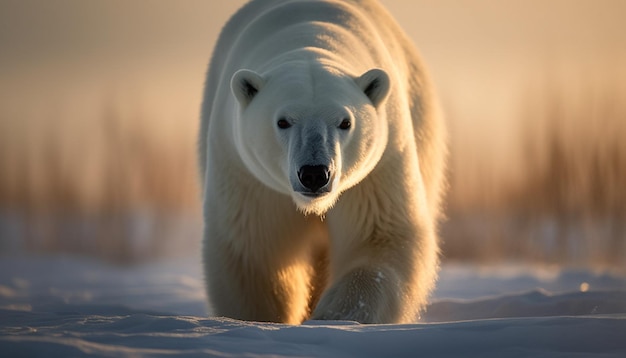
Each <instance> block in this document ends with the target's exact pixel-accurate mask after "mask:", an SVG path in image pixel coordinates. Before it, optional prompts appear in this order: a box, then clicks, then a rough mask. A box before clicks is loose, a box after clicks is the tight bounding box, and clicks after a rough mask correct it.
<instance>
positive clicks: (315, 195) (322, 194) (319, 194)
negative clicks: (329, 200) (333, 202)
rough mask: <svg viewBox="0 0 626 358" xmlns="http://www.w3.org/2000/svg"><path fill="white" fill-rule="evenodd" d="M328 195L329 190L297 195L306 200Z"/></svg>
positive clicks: (304, 192)
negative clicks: (304, 197)
mask: <svg viewBox="0 0 626 358" xmlns="http://www.w3.org/2000/svg"><path fill="white" fill-rule="evenodd" d="M328 193H330V190H325V191H316V192H310V191H299V192H298V194H300V195H302V196H306V197H307V198H313V199H315V198H319V197H322V196H324V195H327V194H328Z"/></svg>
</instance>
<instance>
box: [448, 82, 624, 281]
mask: <svg viewBox="0 0 626 358" xmlns="http://www.w3.org/2000/svg"><path fill="white" fill-rule="evenodd" d="M605 80H606V78H605ZM624 98H626V91H625V88H623V84H622V83H620V82H617V81H616V80H615V79H609V80H606V81H597V80H586V81H583V82H582V83H581V84H580V85H579V86H574V88H572V87H571V86H565V85H563V83H559V81H558V80H554V79H551V80H549V81H547V83H541V84H540V85H539V86H535V87H533V88H531V89H529V91H528V94H527V97H526V98H525V99H524V100H523V103H522V104H523V105H522V106H521V107H520V108H521V109H520V111H519V113H520V118H519V123H521V126H520V128H521V129H519V136H518V137H519V143H518V148H517V153H516V154H515V155H514V154H512V155H511V157H510V161H509V163H506V165H505V166H503V167H502V168H503V169H500V170H501V173H500V175H499V176H498V177H497V178H495V179H494V178H493V177H492V176H491V172H492V170H489V169H491V168H489V166H487V170H485V168H484V167H481V166H480V165H477V166H476V167H475V171H477V172H478V173H476V172H475V173H471V174H470V175H474V176H477V177H479V178H481V177H482V178H483V179H484V181H483V182H482V184H478V185H474V187H473V188H469V189H471V190H474V191H475V192H474V193H473V194H475V195H473V196H471V197H472V198H473V200H472V201H471V202H469V203H468V202H467V200H466V198H467V196H468V193H463V192H458V191H455V183H458V182H459V181H462V180H464V179H463V178H464V177H465V175H466V174H467V173H465V172H462V173H459V172H455V171H454V168H453V169H452V179H451V181H452V184H451V187H452V190H451V194H450V203H449V205H450V207H449V209H450V210H449V213H450V214H449V220H448V221H447V222H446V223H444V225H443V228H442V233H443V235H442V236H443V238H444V250H443V252H444V255H445V257H446V259H448V260H470V261H478V262H492V261H503V260H505V261H511V260H513V261H531V262H535V263H544V264H566V265H573V266H587V267H589V266H591V267H596V268H610V269H618V270H624V269H625V268H626V141H624V137H625V136H626V102H624V101H623V99H624ZM481 170H484V174H483V175H481V174H480V171H481ZM507 172H509V173H507ZM511 173H513V174H511ZM507 174H510V175H507ZM476 183H481V182H480V180H479V181H476V182H475V184H476ZM464 190H468V188H467V187H465V188H464ZM477 193H478V194H477ZM481 193H483V194H484V195H483V196H482V197H481V195H480V194H481Z"/></svg>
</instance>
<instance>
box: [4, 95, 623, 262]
mask: <svg viewBox="0 0 626 358" xmlns="http://www.w3.org/2000/svg"><path fill="white" fill-rule="evenodd" d="M557 84H558V83H557ZM542 88H543V90H541V91H536V90H534V91H529V96H528V98H526V99H524V100H523V101H522V104H523V105H524V106H522V108H523V110H521V111H520V117H521V118H522V120H523V123H525V125H524V126H523V127H522V128H523V130H522V131H521V134H520V144H519V148H518V149H519V151H518V153H517V154H519V157H517V156H516V155H517V154H514V153H512V154H511V162H512V163H515V164H514V167H515V168H516V169H517V172H516V173H522V174H521V175H516V176H511V175H509V174H508V173H506V172H505V173H503V172H499V173H498V171H497V170H494V169H493V168H492V167H491V164H490V163H489V162H487V163H484V162H483V163H479V164H477V165H476V166H466V167H465V168H472V169H473V170H474V171H473V172H471V173H468V172H461V173H459V168H452V174H453V175H452V178H451V187H452V192H451V195H450V198H449V204H448V215H449V218H450V219H449V220H448V221H447V222H446V223H445V224H444V226H443V228H442V236H443V241H444V242H443V251H444V257H445V259H447V260H471V261H475V262H490V261H494V260H532V261H536V262H542V263H559V264H562V263H566V264H581V265H593V266H602V267H607V266H608V267H618V266H619V267H625V266H626V265H625V264H626V184H625V183H626V144H625V143H626V142H624V141H623V140H622V137H624V135H625V134H626V103H624V102H623V101H622V100H621V99H622V98H624V97H625V96H624V92H625V91H624V90H622V89H619V88H612V87H611V86H600V87H592V86H590V88H591V89H590V90H589V91H588V92H584V91H583V92H582V94H579V96H578V97H572V96H571V95H570V94H567V93H564V92H563V91H562V88H563V87H562V86H561V87H559V86H557V85H554V86H553V87H542ZM114 103H115V101H107V102H105V104H104V105H103V107H102V108H101V110H100V111H97V113H100V115H96V116H94V118H91V119H85V121H84V122H77V121H69V120H65V119H64V116H63V114H62V113H61V112H60V111H57V112H51V113H52V114H51V115H50V117H49V118H46V120H41V121H39V122H37V123H32V122H30V123H26V124H24V123H22V122H20V121H18V120H16V119H15V118H10V117H7V116H6V115H5V116H4V117H2V118H0V133H2V134H1V135H0V136H1V137H2V138H1V140H0V171H1V172H2V175H1V176H0V236H1V238H0V250H1V251H3V252H7V251H10V250H24V249H25V250H30V251H36V252H72V253H80V254H88V255H93V256H97V257H103V258H107V259H111V260H115V261H119V262H130V261H134V260H137V259H142V258H149V257H154V256H161V255H170V254H172V252H174V251H177V250H179V249H180V248H181V247H187V248H188V247H192V248H193V247H197V245H198V242H199V240H200V236H201V234H200V227H201V223H200V219H199V215H198V214H199V199H198V185H197V180H196V179H197V174H196V163H195V139H194V138H193V137H192V136H187V137H185V136H184V135H181V134H180V133H174V132H172V133H160V134H159V133H157V132H155V131H152V130H150V129H151V128H152V127H154V125H153V123H151V122H150V120H151V119H150V118H147V117H146V116H143V115H142V114H141V111H135V112H132V111H131V112H130V113H129V112H124V111H122V110H120V109H119V108H118V107H116V105H115V104H114ZM0 115H1V114H0ZM173 120H174V119H173ZM175 120H180V121H182V120H185V121H194V120H197V119H196V118H185V119H175ZM452 120H454V118H452ZM458 149H459V148H457V151H456V153H459V152H461V153H463V151H464V148H460V150H458ZM453 152H454V151H453ZM457 159H458V160H459V161H464V160H467V158H466V157H461V158H457ZM520 168H521V170H520ZM464 170H466V169H464ZM468 183H469V185H468ZM460 184H463V185H460ZM459 188H460V189H459Z"/></svg>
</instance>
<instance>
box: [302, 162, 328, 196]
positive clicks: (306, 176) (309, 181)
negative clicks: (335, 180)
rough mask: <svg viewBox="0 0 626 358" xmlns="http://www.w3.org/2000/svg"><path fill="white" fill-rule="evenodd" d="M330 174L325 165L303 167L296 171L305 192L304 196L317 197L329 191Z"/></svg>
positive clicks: (303, 192)
mask: <svg viewBox="0 0 626 358" xmlns="http://www.w3.org/2000/svg"><path fill="white" fill-rule="evenodd" d="M330 177H331V172H330V169H328V167H327V166H325V165H303V166H302V167H300V169H299V170H298V179H299V180H300V184H302V186H303V187H304V189H305V191H301V192H300V193H301V194H302V195H304V196H309V197H317V196H320V195H323V194H325V193H327V192H329V191H330V187H329V186H330V185H329V183H330V182H331V180H330Z"/></svg>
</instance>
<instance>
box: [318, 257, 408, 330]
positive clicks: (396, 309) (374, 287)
mask: <svg viewBox="0 0 626 358" xmlns="http://www.w3.org/2000/svg"><path fill="white" fill-rule="evenodd" d="M385 272H386V273H385ZM390 276H392V274H390V272H389V270H382V269H381V270H377V269H375V268H368V267H361V268H357V269H354V270H352V271H351V272H349V273H348V274H346V275H345V276H344V277H342V278H341V279H340V280H339V281H338V282H337V283H335V284H334V285H333V286H332V287H331V288H330V289H329V290H328V291H327V292H326V293H325V294H324V296H323V297H322V299H321V300H320V302H319V303H318V305H317V307H316V309H315V311H314V313H313V316H312V317H311V318H312V319H321V320H347V321H357V322H360V323H391V322H398V321H400V320H401V316H402V306H403V304H404V301H405V300H406V299H405V298H404V297H402V296H403V295H404V293H403V289H402V287H400V286H401V281H402V280H401V279H399V277H397V275H395V276H396V277H390Z"/></svg>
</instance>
